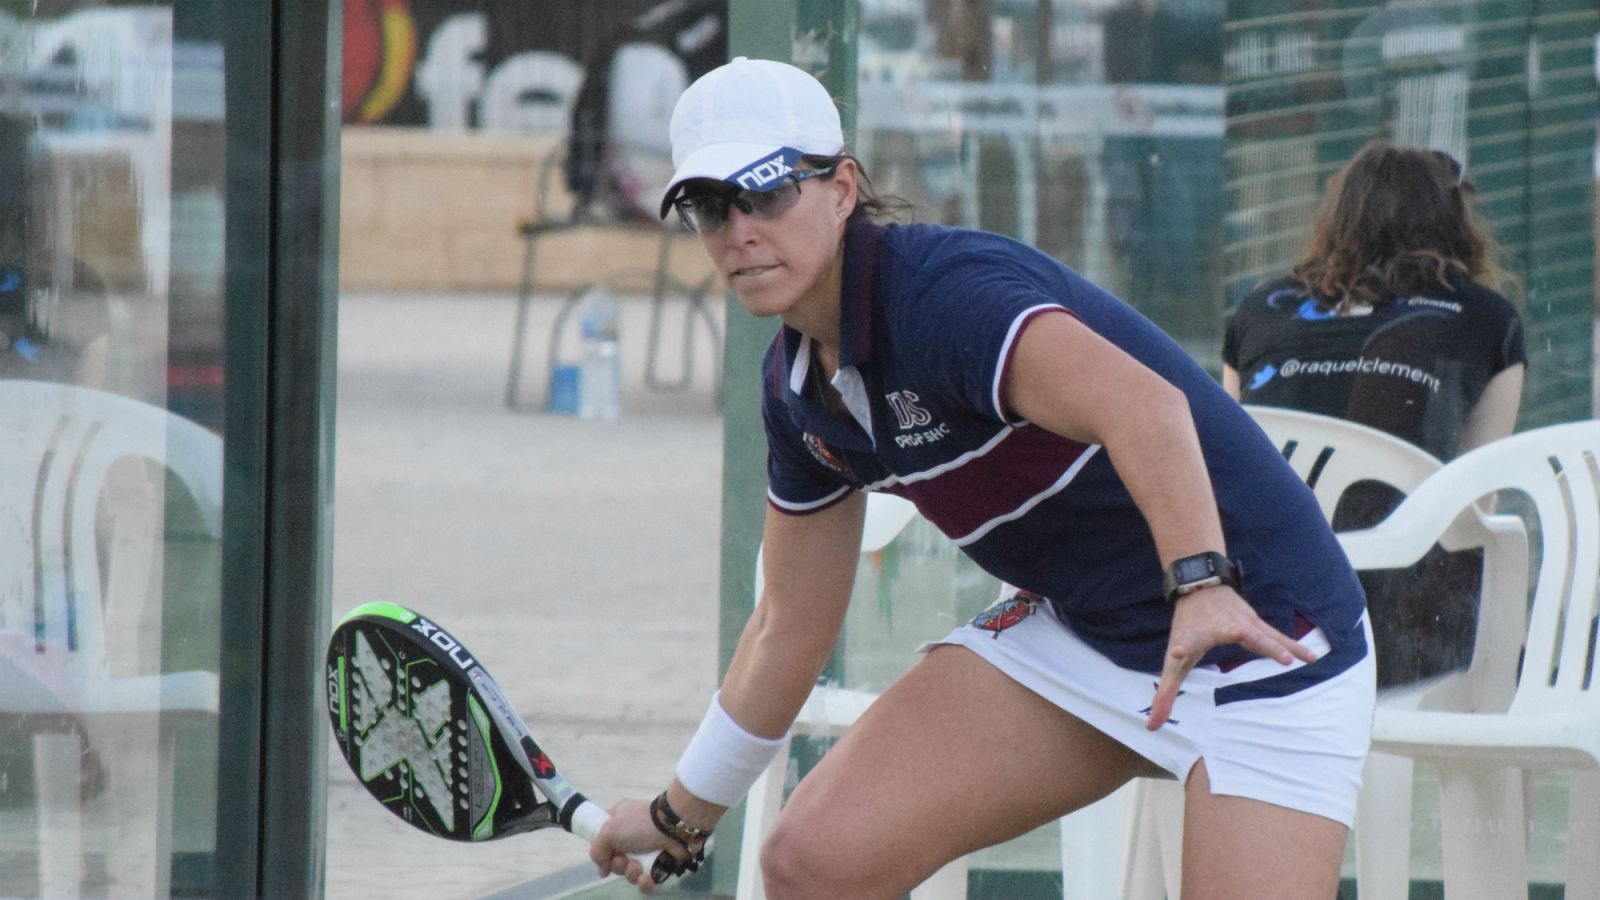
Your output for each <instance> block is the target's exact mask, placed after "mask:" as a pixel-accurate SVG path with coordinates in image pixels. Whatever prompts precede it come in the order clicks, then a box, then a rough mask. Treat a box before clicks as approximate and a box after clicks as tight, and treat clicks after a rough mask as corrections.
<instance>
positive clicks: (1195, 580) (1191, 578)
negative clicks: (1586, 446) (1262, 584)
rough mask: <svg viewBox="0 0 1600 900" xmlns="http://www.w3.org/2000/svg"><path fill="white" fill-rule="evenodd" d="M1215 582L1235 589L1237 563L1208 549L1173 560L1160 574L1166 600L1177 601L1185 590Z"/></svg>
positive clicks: (1237, 574) (1211, 584) (1187, 591)
mask: <svg viewBox="0 0 1600 900" xmlns="http://www.w3.org/2000/svg"><path fill="white" fill-rule="evenodd" d="M1214 585H1226V586H1228V587H1231V588H1234V589H1236V590H1237V589H1238V587H1239V567H1238V565H1236V564H1235V563H1234V562H1233V560H1231V559H1229V558H1228V557H1226V556H1224V555H1223V554H1221V553H1217V552H1215V551H1211V550H1208V551H1206V552H1204V553H1196V554H1194V555H1192V556H1184V557H1181V558H1179V559H1175V560H1173V561H1172V564H1171V565H1169V566H1167V570H1166V572H1165V573H1164V574H1163V576H1162V590H1163V591H1164V592H1165V595H1166V598H1167V602H1168V603H1177V602H1178V600H1179V599H1181V598H1182V597H1183V596H1184V595H1185V594H1189V593H1192V592H1194V591H1197V590H1199V589H1201V588H1203V587H1212V586H1214Z"/></svg>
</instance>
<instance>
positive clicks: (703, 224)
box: [678, 194, 730, 231]
mask: <svg viewBox="0 0 1600 900" xmlns="http://www.w3.org/2000/svg"><path fill="white" fill-rule="evenodd" d="M729 202H730V200H729V198H728V197H725V196H721V195H718V194H697V195H695V196H693V197H685V198H683V199H682V200H680V201H678V216H679V217H680V218H682V219H683V224H685V225H687V226H689V230H690V231H716V230H717V229H718V228H721V227H722V224H723V223H724V222H726V221H728V205H729Z"/></svg>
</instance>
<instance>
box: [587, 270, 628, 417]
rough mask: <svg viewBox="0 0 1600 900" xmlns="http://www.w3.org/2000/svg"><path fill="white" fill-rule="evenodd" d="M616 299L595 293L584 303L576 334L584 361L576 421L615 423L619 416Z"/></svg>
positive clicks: (620, 367) (620, 404) (620, 401)
mask: <svg viewBox="0 0 1600 900" xmlns="http://www.w3.org/2000/svg"><path fill="white" fill-rule="evenodd" d="M618 318H619V316H618V310H617V301H616V298H614V297H612V296H611V294H609V293H607V292H606V291H604V290H596V291H595V292H594V293H592V294H590V295H589V297H588V299H586V300H585V301H584V306H583V318H582V319H580V320H579V330H580V332H581V333H582V335H583V359H582V362H581V365H580V372H579V375H578V418H580V419H599V420H602V421H607V422H609V421H614V420H615V419H617V418H618V417H619V416H620V415H621V414H622V353H621V351H620V347H619V345H618V334H617V332H618Z"/></svg>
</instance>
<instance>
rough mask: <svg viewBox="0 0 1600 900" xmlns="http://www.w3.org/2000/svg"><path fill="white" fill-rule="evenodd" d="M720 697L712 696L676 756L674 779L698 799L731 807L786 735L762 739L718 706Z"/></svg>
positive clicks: (773, 754)
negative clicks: (685, 745) (696, 727)
mask: <svg viewBox="0 0 1600 900" xmlns="http://www.w3.org/2000/svg"><path fill="white" fill-rule="evenodd" d="M721 697H722V692H721V691H718V692H717V693H716V694H714V695H712V697H711V707H710V708H709V709H707V710H706V717H705V719H703V720H701V722H700V729H699V730H698V731H696V732H695V733H694V737H693V738H691V739H690V740H689V746H688V747H686V748H685V749H684V751H683V756H681V757H679V758H678V781H680V782H682V783H683V786H684V787H686V788H688V789H689V793H691V794H694V795H695V796H696V797H699V798H700V799H701V800H705V801H708V802H710V803H715V804H717V805H718V806H732V805H734V804H735V803H738V802H739V800H740V799H741V798H742V797H744V795H745V792H746V791H748V790H750V786H751V785H752V784H755V783H756V779H757V778H760V777H761V773H762V772H763V771H765V770H766V768H767V766H768V765H770V764H771V763H772V759H773V757H775V756H777V755H778V751H780V750H782V749H783V748H784V747H785V746H786V745H787V744H788V742H789V736H788V735H787V734H785V735H784V736H783V737H781V738H764V737H757V736H755V735H753V734H751V733H750V732H748V731H745V730H744V729H743V728H742V727H740V725H739V723H738V722H735V721H734V720H733V717H732V716H730V715H728V713H727V711H726V710H724V709H723V708H722V701H721V699H720V698H721Z"/></svg>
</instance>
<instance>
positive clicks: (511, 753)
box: [328, 603, 676, 883]
mask: <svg viewBox="0 0 1600 900" xmlns="http://www.w3.org/2000/svg"><path fill="white" fill-rule="evenodd" d="M328 716H329V718H330V719H332V721H333V732H334V735H335V736H336V737H337V738H338V741H339V751H340V752H341V753H342V754H344V758H345V761H346V762H348V763H349V764H350V768H351V769H352V770H354V772H355V773H356V777H357V778H358V779H359V780H360V782H361V784H362V786H363V787H365V788H366V789H367V791H368V793H370V794H372V796H373V797H375V798H377V800H378V802H379V803H382V804H383V806H384V808H385V809H387V810H389V811H390V812H392V813H394V814H395V815H397V816H399V817H400V818H401V819H404V820H405V821H406V822H408V823H410V824H411V825H413V826H415V827H416V828H419V829H421V830H423V831H426V832H428V833H429V834H433V835H437V836H439V837H442V838H448V839H450V840H453V841H492V840H495V839H498V838H503V837H509V836H510V835H513V834H521V833H523V832H525V831H536V830H538V829H541V828H552V827H560V828H563V829H566V830H567V831H570V832H572V833H573V834H576V835H578V836H579V837H581V838H583V839H584V840H587V841H593V840H594V836H595V833H596V832H598V831H599V830H600V826H601V825H602V824H603V823H604V822H605V821H606V819H607V817H608V816H607V814H606V811H605V810H603V809H601V808H600V807H599V806H597V805H595V804H594V803H593V802H591V801H590V800H588V799H587V798H585V797H584V796H583V795H582V794H580V793H578V792H577V791H575V790H573V788H572V785H570V784H568V783H567V779H566V778H564V777H563V776H562V775H561V773H560V771H559V770H557V769H556V766H555V763H553V762H551V761H550V757H549V756H547V755H545V752H544V751H543V750H541V749H539V745H538V744H537V743H535V742H534V740H533V736H532V735H531V734H529V733H528V726H527V725H526V724H524V723H523V721H522V717H521V716H518V715H517V712H516V710H515V709H513V708H512V706H511V703H510V702H509V701H507V700H506V697H505V694H503V693H502V692H501V690H500V686H499V685H497V684H495V681H494V679H493V678H491V677H490V676H489V672H488V671H487V670H486V669H484V667H483V664H482V663H480V662H479V661H478V660H477V658H476V657H475V656H473V655H472V654H471V653H470V652H468V650H467V649H466V647H464V646H463V645H462V644H461V642H460V641H459V640H457V639H456V637H455V636H454V635H452V634H450V632H448V631H446V630H444V629H443V628H441V627H439V625H438V623H436V622H434V621H433V620H431V619H429V618H427V617H425V616H422V615H420V614H418V613H416V612H413V611H412V610H409V609H407V608H405V607H403V606H399V605H397V604H394V603H368V604H365V605H363V606H358V607H356V608H355V609H353V610H351V611H350V612H349V614H348V615H346V616H345V617H344V618H343V619H342V620H340V622H339V624H338V626H337V627H335V628H334V630H333V637H332V638H331V639H330V640H329V642H328ZM635 858H636V859H638V860H639V861H640V862H641V863H643V864H644V867H645V870H646V871H648V872H650V876H651V878H652V879H653V880H655V881H656V882H657V883H660V882H662V881H665V880H666V879H667V878H668V877H669V876H671V875H672V874H674V873H675V871H676V869H675V868H674V866H675V865H676V863H675V861H674V860H673V859H672V857H670V856H668V855H667V854H665V853H659V854H657V853H649V854H638V855H636V856H635Z"/></svg>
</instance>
